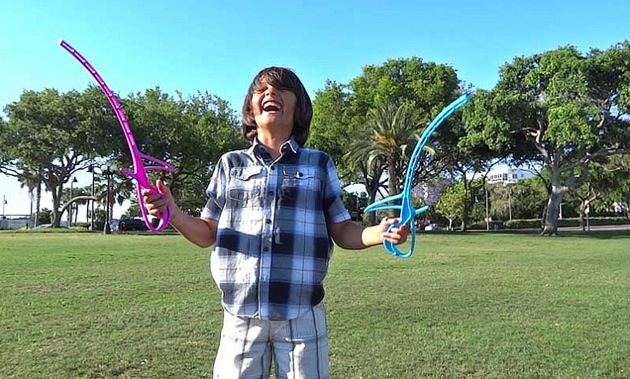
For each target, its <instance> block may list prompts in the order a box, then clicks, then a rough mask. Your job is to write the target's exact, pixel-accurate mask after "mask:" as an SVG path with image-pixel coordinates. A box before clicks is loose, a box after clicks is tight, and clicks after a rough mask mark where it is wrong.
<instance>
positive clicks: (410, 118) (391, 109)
mask: <svg viewBox="0 0 630 379" xmlns="http://www.w3.org/2000/svg"><path fill="white" fill-rule="evenodd" d="M417 125H418V124H417V116H416V114H415V112H414V111H413V109H412V108H411V107H410V106H409V105H407V104H403V105H400V106H399V105H396V104H388V105H381V106H378V107H377V108H375V109H372V110H371V111H370V113H369V114H368V124H367V126H368V133H370V137H369V138H367V139H363V140H358V141H357V142H356V144H354V145H353V146H352V147H351V149H350V151H349V153H348V154H347V157H348V158H349V159H354V162H356V165H357V167H359V166H361V165H364V166H365V167H367V168H368V169H370V168H371V169H372V170H374V171H373V172H372V173H371V174H372V175H373V177H372V180H376V181H380V177H381V174H382V173H383V172H384V171H387V177H388V179H387V188H388V193H389V195H396V194H398V193H400V188H401V185H402V183H403V180H404V172H405V168H406V165H407V162H408V156H407V152H408V151H411V150H410V149H413V147H414V146H415V143H416V142H417V140H418V133H417V132H418V130H417V129H418V128H417ZM379 167H381V168H382V169H381V170H380V171H379V170H378V168H379ZM376 190H378V188H377V189H376ZM368 195H369V196H370V199H369V200H370V201H372V202H373V201H374V200H375V199H374V198H373V196H375V195H376V191H375V192H374V193H370V188H368Z"/></svg>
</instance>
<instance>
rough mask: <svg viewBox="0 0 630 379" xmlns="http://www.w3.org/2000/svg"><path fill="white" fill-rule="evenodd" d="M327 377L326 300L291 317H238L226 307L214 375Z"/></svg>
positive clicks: (230, 378)
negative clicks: (269, 318)
mask: <svg viewBox="0 0 630 379" xmlns="http://www.w3.org/2000/svg"><path fill="white" fill-rule="evenodd" d="M272 361H273V362H274V365H275V371H276V376H277V378H278V379H298V378H300V379H327V378H328V333H327V328H326V310H325V308H324V304H323V302H322V303H320V304H318V305H317V306H315V307H314V308H313V309H312V310H311V311H309V312H306V313H305V314H303V315H302V316H300V317H298V318H296V319H293V320H288V321H268V320H259V319H253V318H240V317H235V316H233V315H231V314H229V313H228V312H225V311H224V319H223V330H222V331H221V343H220V345H219V351H218V352H217V357H216V361H215V363H214V378H215V379H237V378H240V379H261V378H269V377H270V373H271V365H272Z"/></svg>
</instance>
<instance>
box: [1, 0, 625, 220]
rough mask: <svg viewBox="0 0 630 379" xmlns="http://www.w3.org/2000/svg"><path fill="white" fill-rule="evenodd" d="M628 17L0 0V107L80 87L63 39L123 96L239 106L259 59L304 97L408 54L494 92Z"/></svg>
mask: <svg viewBox="0 0 630 379" xmlns="http://www.w3.org/2000/svg"><path fill="white" fill-rule="evenodd" d="M596 3H597V4H596ZM628 15H630V1H628V0H614V1H613V0H602V1H598V2H594V1H583V0H577V1H573V2H568V1H558V0H530V1H528V2H510V1H506V0H504V1H496V0H484V1H461V0H453V1H450V2H427V1H420V0H416V1H413V0H388V1H374V0H363V1H343V0H322V1H317V0H311V1H295V2H291V1H288V0H280V1H274V2H262V1H251V0H235V1H212V0H199V1H192V0H180V1H176V2H175V1H163V0H154V1H147V0H137V1H134V0H125V1H121V0H109V1H98V2H93V1H84V0H65V1H64V0H60V1H50V0H20V1H17V0H13V1H1V2H0V36H2V38H0V54H1V55H0V108H3V107H4V106H5V105H6V104H8V103H11V102H13V101H17V100H18V99H19V96H20V94H21V93H22V92H23V91H24V90H36V91H40V90H43V89H44V88H57V89H59V90H60V91H64V92H65V91H68V90H71V89H77V90H83V89H85V88H86V86H87V85H88V83H90V82H91V77H90V76H89V74H88V73H87V72H86V71H85V70H84V69H83V68H82V67H81V66H80V65H79V64H78V63H77V62H76V61H75V60H74V59H73V58H72V57H71V56H70V55H69V54H68V53H66V52H65V51H64V50H63V49H62V48H61V47H59V46H58V45H57V42H58V41H59V39H62V38H63V39H65V40H66V41H67V42H69V43H70V44H71V45H73V46H74V47H75V48H77V50H79V51H80V52H81V53H82V54H83V55H84V56H85V57H86V58H87V59H88V60H89V61H90V62H91V63H92V64H93V65H94V66H95V67H96V69H97V70H98V71H99V72H100V74H101V75H102V76H103V78H104V79H105V81H106V82H107V83H108V85H109V86H110V87H111V89H112V90H114V91H115V92H117V93H119V94H120V95H121V96H126V95H127V94H129V93H132V92H137V91H144V90H145V89H147V88H150V87H155V86H160V87H161V88H162V89H163V90H165V91H166V92H168V93H171V94H172V93H174V91H175V90H179V91H181V92H182V93H184V94H194V93H196V92H197V91H208V92H210V93H212V94H214V95H217V96H219V97H221V98H223V99H225V100H227V101H229V102H230V104H231V105H232V108H234V109H236V110H238V109H240V106H241V104H242V101H243V95H244V94H245V91H246V90H247V86H248V85H249V82H250V81H251V79H252V78H253V76H254V75H255V74H256V73H257V72H258V71H259V70H260V69H262V68H263V67H266V66H269V65H282V66H288V67H291V68H293V69H294V70H295V71H296V72H297V74H298V75H299V76H300V78H301V79H302V81H303V82H304V84H305V86H306V87H307V89H308V90H309V92H310V93H311V95H312V96H313V97H314V96H315V93H316V91H317V90H320V89H322V88H323V87H324V84H325V82H326V80H327V79H330V80H334V81H337V82H340V83H347V82H348V81H350V80H351V79H353V78H355V77H357V76H359V75H360V74H361V69H362V67H363V66H365V65H379V64H381V63H383V62H384V61H385V60H386V59H388V58H408V57H412V56H417V57H421V58H422V59H423V60H425V61H429V62H436V63H440V64H448V65H451V66H452V67H453V68H455V69H456V70H457V72H458V76H459V78H460V79H461V80H463V81H465V82H467V83H471V84H473V85H474V86H475V87H477V88H486V89H490V88H492V86H494V84H495V83H496V82H497V80H498V69H499V67H500V66H501V65H502V64H504V63H506V62H510V61H511V60H512V59H513V58H514V57H516V56H528V55H531V54H535V53H539V52H543V51H546V50H552V49H555V48H557V47H559V46H565V45H569V44H570V45H574V46H577V47H578V48H579V49H580V50H581V51H583V52H587V51H588V50H589V49H590V48H599V49H606V48H608V47H610V46H612V45H613V44H615V43H618V42H621V41H623V40H626V39H630V23H629V22H628V21H627V17H628ZM121 138H123V137H122V134H121ZM79 179H80V181H79V183H78V185H79V186H83V185H87V182H88V179H87V178H86V179H85V183H82V181H83V178H81V177H80V178H79ZM0 195H5V196H6V197H7V205H6V208H5V212H6V213H7V214H15V213H28V211H29V205H28V204H29V200H28V196H27V193H26V191H25V190H20V189H19V186H18V185H17V184H16V183H15V181H13V180H9V179H7V178H6V177H3V176H0Z"/></svg>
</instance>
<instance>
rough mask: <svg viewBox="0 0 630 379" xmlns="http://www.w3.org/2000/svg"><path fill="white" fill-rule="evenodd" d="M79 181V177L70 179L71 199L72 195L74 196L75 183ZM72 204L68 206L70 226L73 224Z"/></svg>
mask: <svg viewBox="0 0 630 379" xmlns="http://www.w3.org/2000/svg"><path fill="white" fill-rule="evenodd" d="M76 182H77V177H76V176H75V177H73V178H72V180H71V181H70V200H69V201H72V197H73V196H74V183H76ZM72 206H73V205H72V204H70V206H69V207H68V228H69V227H71V226H72Z"/></svg>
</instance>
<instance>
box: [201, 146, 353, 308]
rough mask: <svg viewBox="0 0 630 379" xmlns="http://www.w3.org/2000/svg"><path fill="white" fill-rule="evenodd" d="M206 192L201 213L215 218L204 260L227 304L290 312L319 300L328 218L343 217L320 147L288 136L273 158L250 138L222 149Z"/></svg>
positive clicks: (327, 253) (333, 174)
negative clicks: (244, 144)
mask: <svg viewBox="0 0 630 379" xmlns="http://www.w3.org/2000/svg"><path fill="white" fill-rule="evenodd" d="M207 195H208V202H207V203H206V206H205V208H204V210H203V212H202V214H201V216H202V217H205V218H210V219H214V220H218V223H219V225H218V231H217V240H216V243H215V245H214V249H213V251H212V255H211V263H210V265H211V271H212V276H213V278H214V280H215V281H216V283H217V285H218V286H219V288H220V290H221V292H222V302H223V306H224V308H225V309H226V310H227V311H228V312H230V313H231V314H233V315H236V316H241V317H254V318H261V319H268V320H290V319H293V318H296V317H298V316H300V315H301V314H303V313H305V312H307V311H308V310H310V309H311V308H312V307H313V306H315V305H317V304H318V303H319V302H321V301H322V299H323V298H324V287H323V281H324V277H325V276H326V273H327V271H328V261H329V259H330V257H331V255H332V251H333V246H334V245H333V241H332V239H331V237H330V234H329V233H328V228H327V224H335V223H339V222H342V221H346V220H349V219H350V214H349V213H348V211H347V210H346V208H345V206H344V204H343V202H342V200H341V195H342V189H341V186H340V184H339V178H338V177H337V171H336V170H335V166H334V163H333V161H332V159H331V158H330V157H329V156H328V155H327V154H325V153H323V152H320V151H317V150H312V149H307V148H301V147H300V146H299V145H298V144H297V143H296V142H295V140H293V139H290V140H289V141H287V142H285V143H284V144H283V145H282V148H281V156H280V157H279V158H278V159H276V160H275V161H274V160H272V158H271V156H270V155H269V153H268V152H267V151H266V149H265V148H264V147H263V146H262V145H260V144H259V143H258V142H257V141H255V142H254V144H253V145H252V147H250V148H249V149H247V150H239V151H233V152H229V153H227V154H225V155H223V156H222V157H221V159H220V160H219V162H218V163H217V166H216V168H215V170H214V174H213V175H212V180H211V181H210V184H209V185H208V189H207Z"/></svg>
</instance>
